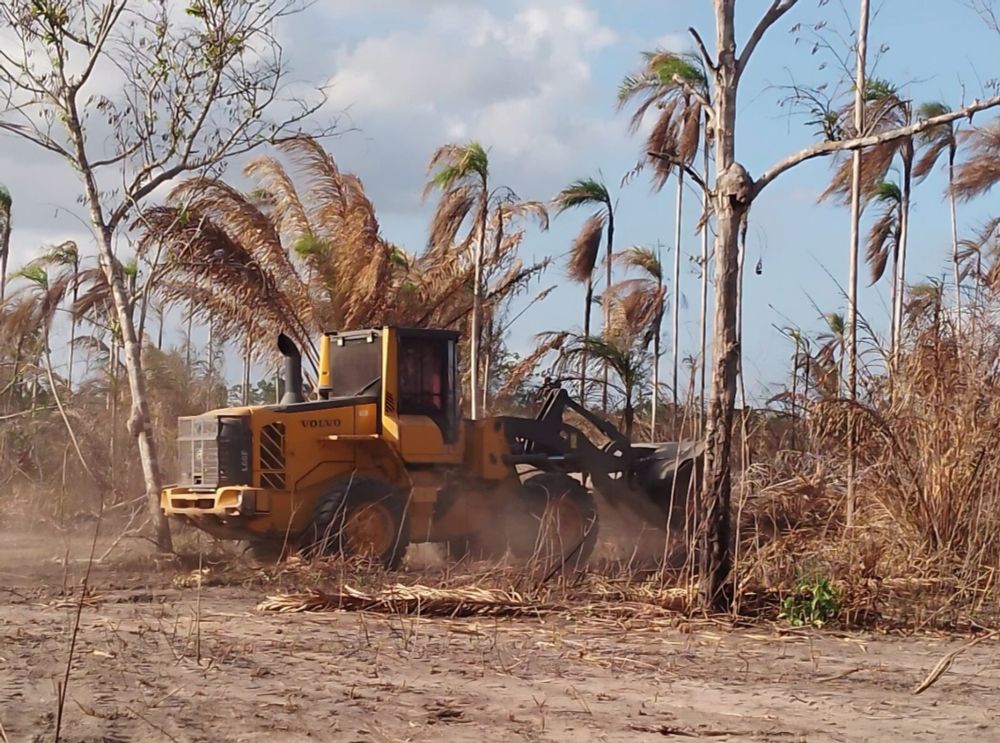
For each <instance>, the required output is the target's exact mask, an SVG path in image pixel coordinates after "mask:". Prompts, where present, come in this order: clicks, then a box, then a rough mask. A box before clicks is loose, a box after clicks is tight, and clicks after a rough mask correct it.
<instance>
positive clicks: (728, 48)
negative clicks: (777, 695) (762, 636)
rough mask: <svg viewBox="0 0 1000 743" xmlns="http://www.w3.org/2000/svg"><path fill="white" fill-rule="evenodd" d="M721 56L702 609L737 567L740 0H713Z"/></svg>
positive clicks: (746, 194) (747, 192) (742, 191)
mask: <svg viewBox="0 0 1000 743" xmlns="http://www.w3.org/2000/svg"><path fill="white" fill-rule="evenodd" d="M715 12H716V46H717V50H718V59H717V63H716V68H715V69H714V70H713V75H714V79H715V100H714V104H715V106H714V111H715V122H714V131H715V157H716V173H717V177H716V188H715V193H714V199H715V218H716V238H715V319H714V329H713V335H712V387H711V398H710V400H709V405H708V419H707V421H706V426H705V463H704V468H705V477H704V485H703V489H702V494H701V499H702V503H701V512H702V514H703V521H702V523H703V524H704V529H703V531H702V538H701V539H702V543H701V549H700V554H699V565H698V568H699V571H698V572H699V576H698V577H699V586H698V593H699V599H700V602H701V604H702V606H703V607H705V608H713V609H723V610H724V609H726V608H728V606H729V603H730V598H731V597H729V596H727V595H726V590H727V588H728V585H729V583H728V578H729V573H730V570H731V568H732V552H731V548H730V537H731V521H730V495H731V492H732V472H731V468H730V457H731V454H732V431H733V406H734V404H735V402H736V371H737V368H738V365H739V356H740V348H739V339H738V338H737V335H736V308H737V304H738V302H739V285H738V279H739V230H740V225H741V224H742V223H743V219H744V218H745V216H746V213H747V210H748V209H749V208H750V201H751V199H752V198H753V189H754V185H753V182H752V181H751V179H750V176H749V174H748V173H747V171H746V169H745V168H744V167H743V166H742V165H740V164H739V163H737V162H736V94H737V89H738V86H739V71H738V69H737V58H736V39H735V21H734V15H735V0H715Z"/></svg>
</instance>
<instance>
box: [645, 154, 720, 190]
mask: <svg viewBox="0 0 1000 743" xmlns="http://www.w3.org/2000/svg"><path fill="white" fill-rule="evenodd" d="M646 154H647V155H649V156H650V157H654V158H656V159H657V160H663V161H664V162H667V163H670V164H671V165H673V166H674V167H678V168H682V169H683V170H684V172H685V173H687V174H688V175H689V176H691V180H693V181H694V182H695V184H697V186H698V187H699V188H700V189H701V190H702V191H709V188H708V185H707V184H706V183H705V179H704V178H702V177H701V173H699V172H698V171H697V170H695V169H694V168H692V167H691V166H690V165H688V164H687V163H685V162H682V161H681V160H679V159H677V158H676V157H673V156H672V155H667V154H666V153H663V152H653V151H652V150H650V151H649V152H647V153H646Z"/></svg>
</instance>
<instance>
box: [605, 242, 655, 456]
mask: <svg viewBox="0 0 1000 743" xmlns="http://www.w3.org/2000/svg"><path fill="white" fill-rule="evenodd" d="M619 261H620V262H621V263H623V264H624V265H625V267H626V270H627V271H628V270H632V271H636V272H638V273H639V274H640V276H639V277H638V278H634V279H625V280H624V281H620V282H618V283H617V284H615V285H614V286H613V287H612V294H611V295H612V296H620V297H623V299H622V302H623V304H624V305H625V306H624V309H625V311H626V314H628V308H629V304H630V305H632V307H633V309H632V312H631V315H632V318H631V321H630V323H629V324H630V325H632V326H633V328H634V331H632V332H640V333H641V332H642V331H643V330H644V331H645V333H644V337H645V339H646V340H647V345H648V341H650V340H651V341H652V345H653V361H652V364H651V366H652V395H651V399H650V404H651V409H652V412H651V420H650V433H651V436H652V440H653V441H655V440H656V416H657V411H658V408H659V387H660V378H659V365H660V329H661V326H662V324H663V304H664V300H665V299H666V290H665V289H664V286H663V265H662V263H661V262H660V256H659V253H658V252H657V251H655V250H653V249H651V248H646V247H641V246H633V247H631V248H629V249H628V250H626V251H625V252H624V253H622V254H621V255H620V256H619ZM643 326H645V327H643Z"/></svg>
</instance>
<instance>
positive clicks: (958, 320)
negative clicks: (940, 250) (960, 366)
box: [948, 141, 962, 348]
mask: <svg viewBox="0 0 1000 743" xmlns="http://www.w3.org/2000/svg"><path fill="white" fill-rule="evenodd" d="M954 183H955V144H954V141H953V143H952V145H951V146H950V147H949V148H948V206H949V209H950V211H951V265H952V269H953V271H954V274H955V329H956V330H957V332H958V335H961V334H962V267H961V263H960V261H959V254H958V217H957V215H956V209H955V193H954V191H953V190H952V186H953V185H954ZM958 347H959V348H961V344H958Z"/></svg>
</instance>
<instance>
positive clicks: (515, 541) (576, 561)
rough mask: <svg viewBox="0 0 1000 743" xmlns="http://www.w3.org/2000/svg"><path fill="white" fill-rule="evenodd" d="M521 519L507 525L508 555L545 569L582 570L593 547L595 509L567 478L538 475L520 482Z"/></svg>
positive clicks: (588, 496) (578, 486) (590, 499)
mask: <svg viewBox="0 0 1000 743" xmlns="http://www.w3.org/2000/svg"><path fill="white" fill-rule="evenodd" d="M521 506H522V509H521V511H522V513H521V514H520V515H521V518H518V519H516V520H514V521H515V523H512V524H511V525H510V534H509V537H508V540H509V543H510V549H511V552H512V553H514V556H515V557H519V558H537V559H539V561H540V562H541V563H542V564H543V565H545V566H547V567H548V566H553V567H555V568H560V567H568V568H569V569H571V570H580V569H582V568H584V567H586V565H587V563H588V562H589V560H590V556H591V555H592V554H593V552H594V547H595V546H596V544H597V506H596V504H595V503H594V496H593V495H592V494H591V492H590V491H589V490H587V488H585V487H584V486H583V485H581V484H580V483H579V482H578V481H577V480H574V479H573V478H572V477H570V476H569V475H564V474H562V473H559V472H542V473H540V474H537V475H534V476H532V477H530V478H528V479H527V480H525V481H524V483H523V485H522V489H521Z"/></svg>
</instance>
